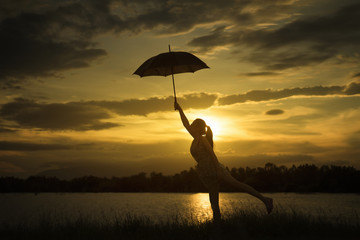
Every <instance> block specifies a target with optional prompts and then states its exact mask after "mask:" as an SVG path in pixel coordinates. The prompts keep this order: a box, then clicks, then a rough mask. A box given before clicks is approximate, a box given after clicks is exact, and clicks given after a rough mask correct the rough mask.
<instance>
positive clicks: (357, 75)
mask: <svg viewBox="0 0 360 240" xmlns="http://www.w3.org/2000/svg"><path fill="white" fill-rule="evenodd" d="M352 77H353V78H357V77H360V73H355V74H354V75H353V76H352Z"/></svg>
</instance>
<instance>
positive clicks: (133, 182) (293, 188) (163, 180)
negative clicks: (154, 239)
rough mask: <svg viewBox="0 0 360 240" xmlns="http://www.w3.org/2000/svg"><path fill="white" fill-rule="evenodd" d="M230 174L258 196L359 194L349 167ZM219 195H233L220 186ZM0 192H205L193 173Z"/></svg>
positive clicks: (9, 187) (20, 183)
mask: <svg viewBox="0 0 360 240" xmlns="http://www.w3.org/2000/svg"><path fill="white" fill-rule="evenodd" d="M230 172H231V174H232V175H233V176H234V177H235V178H236V179H238V180H240V181H242V182H245V183H247V184H249V185H251V186H253V187H254V188H255V189H257V190H259V191H261V192H330V193H360V171H359V170H356V169H355V168H354V167H348V166H321V167H317V166H315V165H308V164H306V165H299V166H292V167H290V168H288V167H285V166H276V165H275V164H272V163H267V164H266V165H265V166H264V167H258V168H249V167H246V168H233V169H231V170H230ZM221 191H224V192H233V191H236V190H235V189H233V188H232V187H230V186H228V185H226V184H225V183H223V184H222V185H221ZM0 192H2V193H9V192H33V193H40V192H206V189H205V188H204V186H203V185H202V183H201V181H200V179H199V178H198V176H197V173H196V170H194V169H193V168H190V169H189V170H187V171H182V172H181V173H178V174H175V175H172V176H165V175H163V174H162V173H157V172H152V173H150V174H146V173H139V174H137V175H133V176H129V177H112V178H101V177H95V176H85V177H80V178H74V179H72V180H61V179H58V178H56V177H44V176H31V177H28V178H27V179H21V178H15V177H2V178H0Z"/></svg>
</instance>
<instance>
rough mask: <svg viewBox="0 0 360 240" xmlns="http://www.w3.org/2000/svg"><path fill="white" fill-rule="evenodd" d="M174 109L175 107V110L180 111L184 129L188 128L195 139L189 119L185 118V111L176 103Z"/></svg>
mask: <svg viewBox="0 0 360 240" xmlns="http://www.w3.org/2000/svg"><path fill="white" fill-rule="evenodd" d="M174 107H175V110H178V111H179V113H180V118H181V121H182V123H183V125H184V127H185V128H186V130H187V131H188V132H189V133H190V135H191V136H193V137H194V134H193V133H192V131H191V127H190V123H189V120H188V119H187V117H186V116H185V113H184V111H183V110H182V108H181V107H180V104H178V103H177V102H175V103H174ZM194 138H195V137H194Z"/></svg>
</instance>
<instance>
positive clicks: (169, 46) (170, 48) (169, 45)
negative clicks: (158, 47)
mask: <svg viewBox="0 0 360 240" xmlns="http://www.w3.org/2000/svg"><path fill="white" fill-rule="evenodd" d="M169 52H171V48H170V44H169Z"/></svg>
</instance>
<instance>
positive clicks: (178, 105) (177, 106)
mask: <svg viewBox="0 0 360 240" xmlns="http://www.w3.org/2000/svg"><path fill="white" fill-rule="evenodd" d="M174 108H175V110H179V111H180V110H182V109H181V107H180V104H178V103H177V102H175V103H174Z"/></svg>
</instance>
